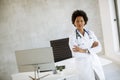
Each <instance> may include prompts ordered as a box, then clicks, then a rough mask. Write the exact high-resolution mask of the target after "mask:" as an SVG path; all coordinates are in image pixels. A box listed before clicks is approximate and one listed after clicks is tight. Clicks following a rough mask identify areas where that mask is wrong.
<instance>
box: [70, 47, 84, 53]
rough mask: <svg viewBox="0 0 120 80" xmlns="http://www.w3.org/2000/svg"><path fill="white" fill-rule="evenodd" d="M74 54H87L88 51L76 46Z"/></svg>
mask: <svg viewBox="0 0 120 80" xmlns="http://www.w3.org/2000/svg"><path fill="white" fill-rule="evenodd" d="M72 50H73V52H80V53H85V52H86V50H85V49H82V48H79V47H78V46H76V45H74V48H72Z"/></svg>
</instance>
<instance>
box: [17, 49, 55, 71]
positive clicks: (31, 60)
mask: <svg viewBox="0 0 120 80" xmlns="http://www.w3.org/2000/svg"><path fill="white" fill-rule="evenodd" d="M15 55H16V61H17V65H18V70H19V72H30V71H34V69H35V66H36V65H37V67H39V68H40V71H41V72H42V71H50V70H55V64H54V57H53V52H52V47H44V48H37V49H28V50H19V51H15Z"/></svg>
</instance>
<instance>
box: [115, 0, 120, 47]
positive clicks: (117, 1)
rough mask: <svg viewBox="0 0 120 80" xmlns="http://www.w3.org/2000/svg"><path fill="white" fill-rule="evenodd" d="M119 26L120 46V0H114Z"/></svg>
mask: <svg viewBox="0 0 120 80" xmlns="http://www.w3.org/2000/svg"><path fill="white" fill-rule="evenodd" d="M114 4H115V12H116V19H115V21H116V22H117V28H118V37H119V46H120V0H114Z"/></svg>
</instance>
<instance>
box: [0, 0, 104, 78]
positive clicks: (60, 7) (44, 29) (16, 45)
mask: <svg viewBox="0 0 120 80" xmlns="http://www.w3.org/2000/svg"><path fill="white" fill-rule="evenodd" d="M76 9H83V10H84V11H86V13H87V14H88V17H89V21H88V28H90V29H91V30H93V31H94V32H95V34H96V35H97V36H98V39H99V40H100V42H101V43H102V46H103V51H102V52H101V53H104V45H103V36H102V28H101V21H100V15H99V6H98V0H0V80H11V78H10V76H11V74H13V73H17V72H18V70H17V65H16V59H15V50H23V49H31V48H39V47H45V46H50V44H49V41H50V40H53V39H59V38H64V37H68V35H70V34H71V32H72V31H73V28H74V27H73V25H72V24H71V14H72V12H73V11H74V10H76Z"/></svg>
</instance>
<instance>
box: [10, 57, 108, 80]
mask: <svg viewBox="0 0 120 80" xmlns="http://www.w3.org/2000/svg"><path fill="white" fill-rule="evenodd" d="M100 61H101V63H102V65H103V66H104V65H106V64H107V63H110V61H108V60H106V59H103V58H100ZM104 62H105V63H104ZM55 65H56V66H59V65H65V67H66V69H64V70H63V71H62V72H61V73H59V72H58V74H53V73H52V72H43V73H40V77H41V76H44V75H47V74H49V75H48V76H46V77H44V78H42V79H40V80H65V79H64V78H66V80H78V78H77V74H76V71H75V66H74V58H70V59H66V60H63V61H60V62H57V63H55ZM29 76H32V77H33V76H34V72H24V73H17V74H13V75H12V80H32V79H31V78H29Z"/></svg>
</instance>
